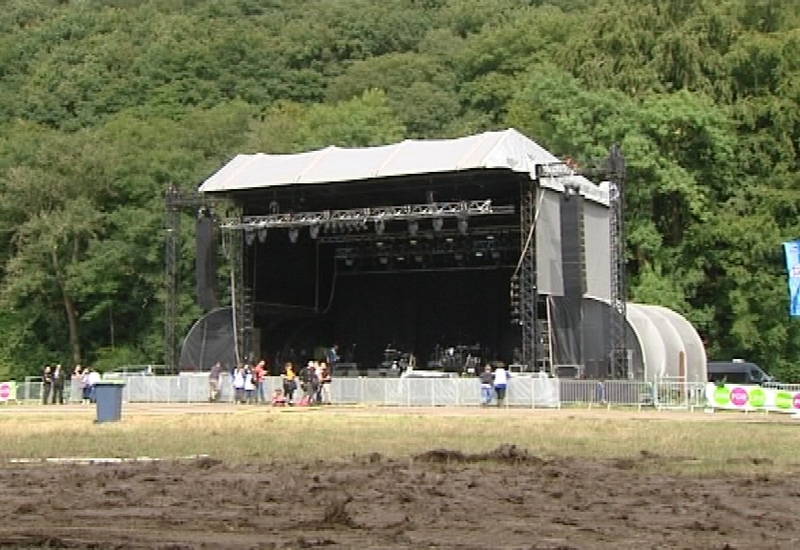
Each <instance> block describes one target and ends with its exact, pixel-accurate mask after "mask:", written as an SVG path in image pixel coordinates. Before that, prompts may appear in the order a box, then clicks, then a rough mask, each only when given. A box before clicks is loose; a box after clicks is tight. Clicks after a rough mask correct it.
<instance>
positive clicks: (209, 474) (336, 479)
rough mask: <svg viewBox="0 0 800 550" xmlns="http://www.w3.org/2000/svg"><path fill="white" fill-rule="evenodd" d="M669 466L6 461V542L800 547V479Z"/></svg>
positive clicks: (492, 458)
mask: <svg viewBox="0 0 800 550" xmlns="http://www.w3.org/2000/svg"><path fill="white" fill-rule="evenodd" d="M659 461H662V459H661V458H660V457H657V456H653V455H651V454H649V453H642V454H641V455H640V456H639V457H637V458H636V459H617V460H608V461H587V460H585V459H581V460H578V459H569V458H567V459H560V460H550V461H543V460H541V459H539V458H537V457H535V456H533V455H531V454H529V453H527V452H526V451H524V450H520V449H517V448H515V447H512V446H503V447H500V448H498V449H497V450H495V451H493V452H492V453H489V454H487V455H483V456H469V455H467V456H465V455H462V454H460V453H457V452H450V451H446V450H442V451H437V450H434V451H431V452H429V453H426V454H424V455H420V456H417V457H413V458H409V459H402V460H390V459H387V458H385V457H382V456H380V455H378V454H375V455H370V456H364V457H354V458H353V459H352V460H348V461H339V462H317V463H311V464H304V465H296V466H291V465H287V464H269V463H262V464H256V465H251V466H239V467H234V466H230V465H227V464H224V463H221V462H220V461H217V460H215V459H213V458H205V457H204V458H198V459H194V460H187V461H180V462H142V463H122V464H91V465H77V464H69V465H63V464H33V465H32V464H26V465H15V464H5V465H2V466H0V547H2V548H103V549H105V548H118V549H121V548H125V549H128V548H163V549H195V548H236V549H239V548H241V549H251V548H253V549H255V548H259V549H260V548H264V549H266V548H275V549H278V548H280V549H283V548H357V549H361V548H392V549H406V548H407V549H412V548H413V549H419V548H428V549H432V548H441V549H445V548H467V549H469V548H474V549H484V548H520V549H542V550H544V549H549V550H555V549H562V550H566V549H612V548H613V549H628V548H630V549H634V548H635V549H637V550H640V549H651V548H658V549H670V550H673V549H681V548H697V549H704V550H710V549H719V550H722V549H750V548H764V549H773V548H774V549H787V550H790V549H800V520H798V519H797V518H798V517H800V498H798V497H800V472H797V473H795V474H790V475H786V476H777V475H770V474H755V475H718V476H711V477H708V476H706V477H702V478H699V477H686V476H677V477H676V476H667V475H663V474H653V473H648V472H652V471H653V466H654V464H655V463H657V462H659ZM661 466H663V465H661ZM763 466H764V471H768V470H769V468H768V466H769V465H768V464H765V465H763Z"/></svg>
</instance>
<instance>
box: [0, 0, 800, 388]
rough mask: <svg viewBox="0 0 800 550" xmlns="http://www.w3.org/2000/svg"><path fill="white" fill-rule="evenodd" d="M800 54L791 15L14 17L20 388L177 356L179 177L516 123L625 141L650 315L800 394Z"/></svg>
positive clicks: (595, 3)
mask: <svg viewBox="0 0 800 550" xmlns="http://www.w3.org/2000/svg"><path fill="white" fill-rule="evenodd" d="M799 51H800V4H797V3H796V2H795V3H792V2H786V1H781V0H723V1H712V0H676V1H673V2H663V1H659V0H621V1H617V0H613V1H612V0H529V1H525V2H520V1H518V0H490V1H478V0H475V1H471V0H470V1H463V0H388V1H386V2H373V1H370V0H341V1H335V2H333V1H330V0H307V1H304V2H295V1H292V0H146V1H132V0H87V1H82V2H64V1H62V0H8V1H7V2H5V3H4V6H3V10H2V11H0V201H1V202H0V298H1V299H2V307H0V330H1V331H2V333H3V335H4V338H3V340H2V341H1V342H0V378H2V377H4V376H7V375H8V374H9V373H11V374H14V375H20V374H24V373H25V372H30V371H34V370H37V369H38V368H39V365H40V364H41V363H43V362H46V361H55V360H61V361H63V362H67V361H76V360H79V359H80V360H88V361H92V362H95V363H97V364H101V365H113V364H115V363H116V362H119V361H142V362H144V361H147V362H153V361H157V360H159V358H160V357H161V353H162V348H163V327H162V325H161V320H162V317H163V302H164V289H163V283H162V281H163V232H162V229H163V228H162V225H163V214H162V211H163V192H164V189H165V187H166V186H167V185H169V184H177V185H180V186H181V187H182V188H184V189H191V188H192V187H194V186H195V185H197V184H198V183H200V182H201V181H202V179H203V178H204V177H205V176H207V175H208V174H209V173H211V172H213V171H214V170H216V169H218V168H219V167H220V166H221V165H222V164H223V163H224V162H225V160H226V159H228V158H229V157H230V156H232V155H234V154H236V153H238V152H250V151H256V150H258V151H264V152H269V153H282V152H296V151H301V150H306V149H311V148H320V147H326V146H329V145H338V146H367V145H375V144H381V143H387V142H392V141H397V140H401V139H403V138H426V137H451V136H458V135H463V134H466V133H471V132H476V131H481V130H486V129H496V128H500V127H506V126H515V127H517V128H519V129H520V130H522V131H523V132H524V133H526V134H528V135H530V136H531V137H533V138H534V139H536V140H537V141H539V142H540V143H541V144H542V145H543V146H545V147H547V148H549V149H551V150H553V151H554V152H555V153H556V154H558V155H569V156H571V157H573V158H576V159H579V160H580V161H581V162H583V163H584V164H585V165H587V166H588V165H590V164H591V162H590V161H591V160H592V159H598V158H602V157H603V156H604V155H605V154H606V153H607V150H608V147H609V146H610V145H611V144H612V143H619V144H620V145H621V146H622V148H623V150H624V152H625V154H626V157H627V159H628V166H629V170H628V187H627V195H626V199H627V204H626V208H627V210H626V221H627V227H628V251H629V261H628V266H629V275H630V281H631V285H630V286H631V298H632V299H635V300H640V301H647V302H655V303H660V304H664V305H668V306H670V307H673V308H675V309H677V310H678V311H680V312H681V313H683V314H685V315H686V316H687V317H689V318H690V319H691V320H692V321H693V322H694V323H695V325H696V326H697V327H698V329H699V330H700V331H701V333H702V335H703V337H704V338H705V340H706V343H707V345H708V349H709V355H710V356H712V357H731V356H734V355H737V356H744V357H749V358H752V359H755V360H759V361H761V362H763V363H764V365H765V366H766V367H767V368H769V369H770V370H774V371H776V372H777V373H778V374H781V375H784V376H786V377H794V378H795V379H797V380H800V369H799V368H798V366H797V365H798V361H797V355H798V352H799V351H800V329H799V328H798V324H797V323H796V322H794V321H795V320H793V319H790V318H789V317H788V315H787V302H788V300H787V299H788V296H787V292H786V273H785V270H784V267H783V261H782V257H781V249H780V244H781V242H782V241H784V240H787V239H792V238H796V237H798V236H800V224H799V223H798V221H797V220H798V214H799V213H800V195H799V193H800V181H799V180H798V176H797V174H798V172H800V164H799V162H800V161H799V160H798V154H800V147H798V143H800V105H798V103H799V102H800V58H799V57H798V55H797V52H799ZM191 220H192V213H191V212H184V213H183V220H182V222H183V223H182V226H183V228H184V229H185V235H184V237H185V238H184V239H182V263H181V280H183V281H189V280H191V273H192V262H191V257H192V240H191V234H190V233H191V231H190V230H189V228H191V226H192V222H191ZM185 286H186V288H184V289H182V292H181V295H180V309H181V325H182V326H181V329H183V328H188V326H189V324H190V323H191V322H192V321H193V320H194V319H195V318H196V316H197V314H198V311H197V309H196V308H194V307H193V305H192V295H191V293H190V292H189V289H190V287H191V285H188V284H187V285H185Z"/></svg>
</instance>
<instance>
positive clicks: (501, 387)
mask: <svg viewBox="0 0 800 550" xmlns="http://www.w3.org/2000/svg"><path fill="white" fill-rule="evenodd" d="M507 385H508V372H507V371H506V369H505V368H504V367H502V366H499V367H497V368H496V369H495V371H494V392H495V394H497V406H498V407H502V406H503V405H505V404H506V386H507Z"/></svg>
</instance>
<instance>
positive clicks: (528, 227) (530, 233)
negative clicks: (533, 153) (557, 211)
mask: <svg viewBox="0 0 800 550" xmlns="http://www.w3.org/2000/svg"><path fill="white" fill-rule="evenodd" d="M537 182H538V180H536V181H532V180H530V179H528V178H525V179H523V180H522V185H521V196H520V216H519V217H520V247H521V257H520V263H519V270H518V273H517V274H515V276H518V277H519V324H520V329H521V331H522V335H521V337H522V342H521V344H522V364H523V365H525V368H526V369H527V370H534V369H535V368H537V363H536V360H537V357H536V342H537V340H538V339H537V334H536V332H537V324H536V315H537V311H536V309H537V308H536V306H537V302H538V300H539V296H538V291H537V288H536V246H535V243H536V238H535V221H536V211H535V210H536V203H537V201H536V191H537Z"/></svg>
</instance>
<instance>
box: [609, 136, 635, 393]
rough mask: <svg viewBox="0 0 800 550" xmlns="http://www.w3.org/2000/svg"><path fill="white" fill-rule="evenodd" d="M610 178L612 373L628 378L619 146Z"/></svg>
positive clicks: (613, 152)
mask: <svg viewBox="0 0 800 550" xmlns="http://www.w3.org/2000/svg"><path fill="white" fill-rule="evenodd" d="M607 176H608V181H609V230H610V250H609V257H610V260H611V308H610V312H611V313H610V315H611V319H610V321H611V322H610V327H611V346H610V348H611V375H612V377H614V378H628V376H629V374H630V373H629V371H628V367H629V365H628V352H627V327H628V324H627V323H628V321H627V299H628V285H627V273H626V260H625V219H624V214H625V211H624V204H625V157H624V156H623V155H622V151H620V148H619V146H617V145H614V146H612V147H611V150H610V152H609V156H608V162H607Z"/></svg>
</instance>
